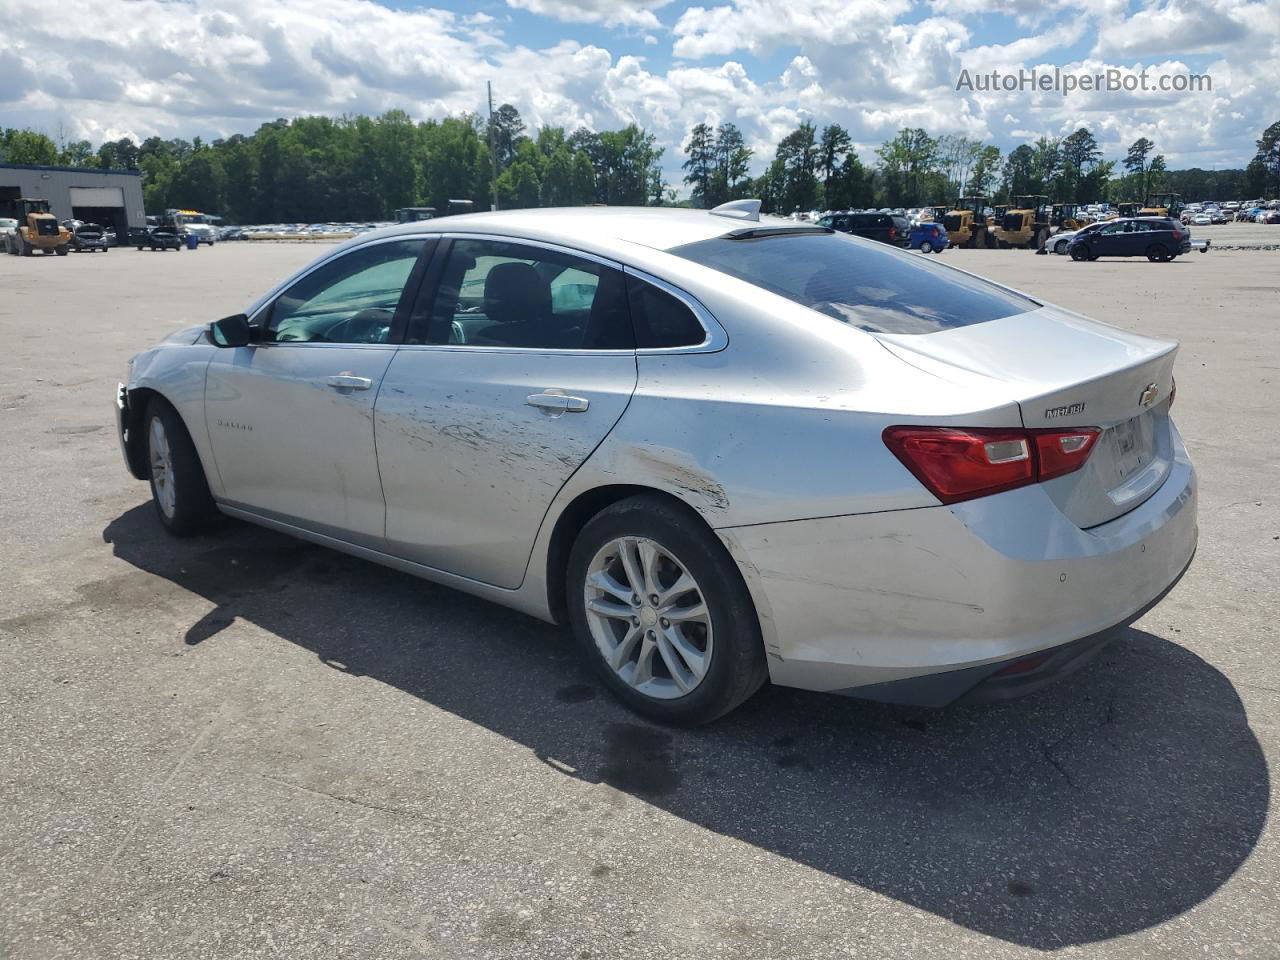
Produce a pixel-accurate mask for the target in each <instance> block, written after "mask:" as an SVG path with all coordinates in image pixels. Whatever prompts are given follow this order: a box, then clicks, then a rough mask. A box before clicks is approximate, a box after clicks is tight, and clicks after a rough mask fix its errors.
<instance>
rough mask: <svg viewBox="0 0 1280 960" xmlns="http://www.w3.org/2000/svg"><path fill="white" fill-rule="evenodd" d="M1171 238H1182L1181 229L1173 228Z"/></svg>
mask: <svg viewBox="0 0 1280 960" xmlns="http://www.w3.org/2000/svg"><path fill="white" fill-rule="evenodd" d="M1173 239H1175V240H1181V239H1182V231H1181V230H1177V229H1175V230H1174V231H1173Z"/></svg>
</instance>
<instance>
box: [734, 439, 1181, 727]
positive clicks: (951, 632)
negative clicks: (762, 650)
mask: <svg viewBox="0 0 1280 960" xmlns="http://www.w3.org/2000/svg"><path fill="white" fill-rule="evenodd" d="M1172 442H1173V461H1172V466H1171V468H1170V472H1169V475H1168V477H1167V478H1166V480H1165V482H1164V483H1163V484H1162V485H1161V487H1160V489H1159V490H1157V491H1156V493H1155V494H1154V495H1152V496H1151V497H1150V499H1148V500H1147V501H1146V502H1145V503H1143V504H1142V505H1140V506H1139V507H1137V508H1136V509H1134V510H1131V511H1130V512H1128V513H1126V514H1125V515H1124V516H1122V517H1119V518H1117V519H1116V520H1113V521H1111V522H1109V523H1105V524H1102V525H1101V526H1097V527H1093V528H1091V529H1089V530H1082V529H1081V528H1080V527H1078V526H1076V525H1075V524H1073V523H1072V522H1071V521H1070V520H1068V519H1067V518H1066V517H1065V516H1064V515H1063V514H1062V513H1061V511H1059V509H1058V508H1057V507H1056V505H1055V504H1054V503H1053V501H1052V500H1051V499H1050V498H1049V496H1048V494H1047V493H1046V492H1045V490H1044V489H1043V487H1042V486H1041V485H1034V486H1030V487H1023V488H1020V489H1017V490H1010V491H1008V492H1006V493H1002V494H997V495H995V496H991V497H984V498H981V499H979V500H971V501H967V502H965V503H959V504H955V505H953V506H950V507H946V506H938V507H925V508H921V509H916V510H900V511H894V512H889V513H878V514H864V515H856V516H847V517H833V518H827V519H821V520H805V521H795V522H791V523H776V524H761V525H757V526H752V527H738V528H728V529H723V530H721V531H719V532H720V533H721V535H722V537H723V538H724V540H725V543H726V544H727V545H728V547H729V549H730V552H731V553H732V554H733V555H734V557H735V559H736V560H737V561H738V563H739V567H740V569H741V570H742V572H743V576H744V578H745V579H746V580H747V584H748V587H749V588H750V589H751V591H752V595H753V598H754V599H755V601H756V607H757V610H758V612H759V614H760V619H761V626H762V629H763V632H764V634H765V641H766V646H767V651H768V654H769V669H770V677H771V679H772V680H773V681H774V682H775V683H778V684H781V685H784V686H794V687H801V688H804V689H809V690H820V691H826V692H831V693H842V694H848V695H851V696H859V697H870V698H873V699H881V700H892V701H896V702H907V703H919V704H927V705H942V704H945V703H949V702H951V701H952V700H955V699H957V698H959V697H961V696H963V695H965V694H968V693H970V692H971V691H973V694H974V696H975V697H977V696H979V695H982V696H984V697H985V698H987V699H990V698H992V697H995V698H1002V697H1006V696H1012V695H1017V694H1019V693H1024V692H1030V691H1031V690H1033V689H1036V688H1038V687H1039V686H1042V685H1043V684H1044V683H1047V682H1050V681H1051V680H1053V679H1055V678H1056V677H1058V676H1061V675H1063V674H1065V673H1068V672H1070V671H1071V670H1072V669H1078V667H1079V666H1082V665H1083V664H1084V663H1085V662H1087V657H1088V656H1092V655H1093V654H1095V653H1096V652H1097V649H1100V648H1101V645H1102V644H1103V643H1105V641H1106V639H1108V638H1109V637H1110V636H1111V635H1113V634H1114V632H1115V631H1116V629H1117V628H1118V627H1122V626H1124V625H1127V624H1129V623H1131V622H1133V621H1134V620H1135V619H1137V618H1138V617H1140V616H1142V614H1143V613H1145V612H1146V610H1147V609H1149V608H1150V607H1151V606H1152V605H1153V604H1155V603H1157V602H1158V601H1159V600H1160V599H1161V598H1162V597H1163V596H1164V594H1165V593H1167V592H1168V591H1169V590H1170V589H1171V588H1172V586H1173V585H1174V584H1175V583H1176V582H1177V580H1178V579H1179V577H1181V575H1182V573H1183V572H1184V571H1185V570H1186V568H1187V566H1188V565H1189V563H1190V562H1191V558H1192V556H1193V554H1194V553H1195V548H1196V541H1197V536H1198V528H1197V522H1196V479H1195V471H1194V469H1193V467H1192V465H1191V462H1190V460H1189V459H1188V457H1187V454H1186V450H1185V449H1184V447H1183V445H1182V441H1181V439H1180V438H1179V437H1177V435H1176V433H1175V434H1174V435H1173V437H1172ZM1045 651H1053V653H1052V655H1051V656H1049V657H1046V658H1044V660H1043V662H1039V661H1037V662H1035V663H1032V664H1030V666H1029V668H1028V669H1026V670H1025V672H1023V673H1006V674H1003V675H1000V671H1001V670H1004V669H1006V668H1008V667H1009V666H1010V665H1011V662H1014V661H1020V660H1022V659H1023V658H1027V657H1030V656H1032V655H1036V654H1043V653H1044V652H1045ZM998 675H999V676H998ZM979 685H983V686H984V687H985V691H980V690H978V689H977V688H979Z"/></svg>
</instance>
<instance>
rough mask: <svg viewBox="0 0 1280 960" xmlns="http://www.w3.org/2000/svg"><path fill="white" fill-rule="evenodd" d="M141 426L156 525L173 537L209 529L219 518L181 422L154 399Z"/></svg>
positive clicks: (165, 404)
mask: <svg viewBox="0 0 1280 960" xmlns="http://www.w3.org/2000/svg"><path fill="white" fill-rule="evenodd" d="M144 422H145V424H146V443H147V464H148V465H149V467H150V471H151V477H150V479H151V498H152V500H153V501H154V503H155V506H156V513H157V514H159V516H160V522H161V523H163V524H164V526H165V529H166V530H168V531H169V532H170V533H172V534H173V535H174V536H177V537H189V536H192V535H194V534H197V533H201V532H203V531H205V530H207V529H209V528H210V527H211V526H213V524H214V523H215V522H216V521H217V520H218V518H219V516H220V514H219V512H218V508H217V507H216V506H215V505H214V502H213V495H212V494H210V493H209V484H208V483H207V482H206V480H205V476H204V467H203V466H202V465H201V463H200V456H199V455H198V454H197V453H196V448H195V444H193V443H192V442H191V435H190V434H189V433H187V428H186V427H185V426H184V425H183V423H182V418H181V417H179V416H178V412H177V411H176V410H174V409H173V407H172V406H170V405H169V404H168V403H167V402H166V401H165V400H162V399H160V398H159V397H156V398H155V399H153V400H152V401H151V402H150V403H149V404H148V405H147V410H146V415H145V421H144Z"/></svg>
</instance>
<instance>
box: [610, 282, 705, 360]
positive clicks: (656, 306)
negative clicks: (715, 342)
mask: <svg viewBox="0 0 1280 960" xmlns="http://www.w3.org/2000/svg"><path fill="white" fill-rule="evenodd" d="M627 299H628V300H629V301H630V304H631V322H632V323H633V324H634V326H635V330H636V346H637V347H639V348H641V349H645V348H649V349H655V348H664V347H696V346H698V345H699V344H700V343H702V342H703V341H705V340H706V339H707V332H706V330H704V329H703V327H702V324H701V323H699V322H698V318H697V317H695V316H694V315H693V311H692V310H690V309H689V307H688V305H686V304H684V303H682V302H681V301H680V300H679V299H677V298H676V297H673V296H672V295H671V294H669V293H667V291H665V290H663V289H661V288H659V287H655V286H654V285H653V284H652V283H646V282H645V281H644V280H641V279H639V278H637V277H633V276H628V277H627Z"/></svg>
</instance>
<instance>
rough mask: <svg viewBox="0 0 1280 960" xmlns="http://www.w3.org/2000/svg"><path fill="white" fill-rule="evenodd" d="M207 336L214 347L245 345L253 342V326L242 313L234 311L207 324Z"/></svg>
mask: <svg viewBox="0 0 1280 960" xmlns="http://www.w3.org/2000/svg"><path fill="white" fill-rule="evenodd" d="M208 336H209V342H210V343H212V344H213V345H214V346H215V347H245V346H248V345H249V344H250V343H251V342H253V327H251V326H249V318H248V317H246V316H245V315H244V314H243V313H235V314H232V315H231V316H229V317H223V318H222V319H221V320H215V321H213V323H211V324H209V330H208Z"/></svg>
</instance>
